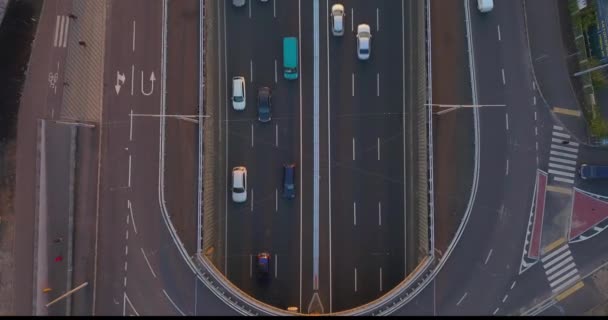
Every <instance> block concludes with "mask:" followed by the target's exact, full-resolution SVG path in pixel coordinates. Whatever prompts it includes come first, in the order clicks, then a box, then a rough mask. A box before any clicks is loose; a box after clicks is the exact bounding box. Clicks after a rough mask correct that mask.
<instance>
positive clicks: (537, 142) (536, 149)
mask: <svg viewBox="0 0 608 320" xmlns="http://www.w3.org/2000/svg"><path fill="white" fill-rule="evenodd" d="M536 151H538V141H536Z"/></svg>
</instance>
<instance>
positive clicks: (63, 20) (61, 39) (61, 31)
mask: <svg viewBox="0 0 608 320" xmlns="http://www.w3.org/2000/svg"><path fill="white" fill-rule="evenodd" d="M64 26H65V16H61V27H60V29H59V43H58V45H59V46H63V31H64Z"/></svg>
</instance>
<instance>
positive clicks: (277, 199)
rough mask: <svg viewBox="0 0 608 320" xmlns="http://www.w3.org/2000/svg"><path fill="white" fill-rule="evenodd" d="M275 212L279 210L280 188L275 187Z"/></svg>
mask: <svg viewBox="0 0 608 320" xmlns="http://www.w3.org/2000/svg"><path fill="white" fill-rule="evenodd" d="M274 212H279V190H277V189H274Z"/></svg>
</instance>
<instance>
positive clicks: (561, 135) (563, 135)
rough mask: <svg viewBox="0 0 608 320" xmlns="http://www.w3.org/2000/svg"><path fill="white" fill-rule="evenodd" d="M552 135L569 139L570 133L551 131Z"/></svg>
mask: <svg viewBox="0 0 608 320" xmlns="http://www.w3.org/2000/svg"><path fill="white" fill-rule="evenodd" d="M553 135H554V136H556V137H562V138H566V139H570V135H569V134H565V133H561V132H555V131H553Z"/></svg>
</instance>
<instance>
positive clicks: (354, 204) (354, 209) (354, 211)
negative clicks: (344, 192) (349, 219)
mask: <svg viewBox="0 0 608 320" xmlns="http://www.w3.org/2000/svg"><path fill="white" fill-rule="evenodd" d="M353 225H355V226H356V225H357V203H356V202H353Z"/></svg>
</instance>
